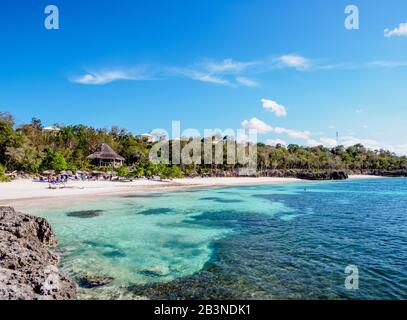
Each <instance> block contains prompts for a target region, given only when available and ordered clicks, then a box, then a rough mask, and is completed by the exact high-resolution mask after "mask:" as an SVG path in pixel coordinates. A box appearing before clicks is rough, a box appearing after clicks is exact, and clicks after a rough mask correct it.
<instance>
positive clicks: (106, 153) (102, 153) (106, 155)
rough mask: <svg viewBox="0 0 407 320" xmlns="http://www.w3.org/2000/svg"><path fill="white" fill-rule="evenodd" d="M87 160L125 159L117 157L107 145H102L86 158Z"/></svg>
mask: <svg viewBox="0 0 407 320" xmlns="http://www.w3.org/2000/svg"><path fill="white" fill-rule="evenodd" d="M88 158H89V159H106V160H121V161H124V160H125V159H124V158H123V157H122V156H119V155H118V154H117V153H116V152H115V151H114V150H113V149H112V148H111V147H110V146H109V145H108V144H106V143H102V144H101V145H100V147H99V148H97V149H96V151H95V152H94V153H92V154H91V155H90V156H88Z"/></svg>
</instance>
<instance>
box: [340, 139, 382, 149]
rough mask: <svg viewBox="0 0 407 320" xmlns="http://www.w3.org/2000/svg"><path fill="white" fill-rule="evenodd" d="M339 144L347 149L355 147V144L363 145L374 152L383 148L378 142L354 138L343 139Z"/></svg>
mask: <svg viewBox="0 0 407 320" xmlns="http://www.w3.org/2000/svg"><path fill="white" fill-rule="evenodd" d="M339 144H341V145H343V146H345V147H350V146H354V145H355V144H362V145H363V146H364V147H366V148H368V149H372V150H375V149H380V148H381V147H382V145H381V143H380V142H378V141H376V140H373V139H360V138H356V137H353V136H345V137H342V138H341V140H340V141H339Z"/></svg>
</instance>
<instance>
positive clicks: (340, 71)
mask: <svg viewBox="0 0 407 320" xmlns="http://www.w3.org/2000/svg"><path fill="white" fill-rule="evenodd" d="M49 4H54V5H57V6H58V8H59V15H60V17H59V19H60V29H59V30H46V29H45V27H44V19H45V17H46V15H45V14H44V8H45V7H46V6H47V5H49ZM349 4H353V5H356V6H357V7H358V8H359V15H360V17H359V19H360V29H359V30H347V29H346V28H345V27H344V21H345V18H346V14H345V13H344V10H345V7H346V6H347V5H349ZM406 22H407V2H406V1H405V0H387V1H382V0H380V1H379V0H375V1H372V0H364V1H349V0H348V1H341V0H336V1H323V0H308V1H298V0H288V1H287V0H285V1H283V0H281V1H272V0H267V1H266V0H253V1H247V0H246V1H241V0H233V1H232V0H222V1H212V0H206V1H191V0H189V1H188V0H182V1H181V0H172V1H154V0H148V1H134V0H132V1H130V0H128V1H127V0H122V1H110V0H105V1H90V0H84V1H67V0H65V1H62V0H60V1H56V0H55V1H52V2H51V1H39V0H13V1H11V0H2V1H1V3H0V39H1V50H0V71H1V72H0V110H1V111H9V112H11V113H13V114H14V115H15V117H16V119H17V121H18V122H19V123H22V122H27V121H29V120H30V119H31V118H32V117H38V118H40V119H42V120H43V123H44V124H45V125H51V124H53V123H60V124H76V123H83V124H87V125H92V126H95V127H110V126H111V125H119V126H122V127H125V128H127V129H129V130H130V131H132V132H134V133H143V132H148V131H151V130H152V129H154V128H167V129H170V127H171V121H173V120H180V121H181V127H182V129H186V128H196V129H198V130H200V131H203V129H205V128H221V129H227V128H232V129H238V128H241V127H245V128H257V129H259V131H260V133H261V134H260V135H259V140H261V141H265V142H269V143H275V142H277V141H284V142H285V143H287V144H288V143H298V144H302V145H315V144H325V145H327V146H331V145H333V144H334V143H335V134H336V132H337V131H339V134H340V139H341V141H340V142H341V143H343V144H346V145H349V144H351V143H357V142H362V143H364V144H365V145H367V146H369V147H372V148H379V147H385V148H389V149H391V150H392V151H395V152H398V153H404V154H407V141H406V138H405V137H406V136H407V126H406V125H405V122H406V119H407V90H406V83H407V25H403V23H406ZM385 29H388V30H387V31H386V32H385ZM386 35H387V36H386ZM282 110H283V111H282Z"/></svg>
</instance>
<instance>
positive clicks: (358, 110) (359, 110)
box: [355, 108, 364, 113]
mask: <svg viewBox="0 0 407 320" xmlns="http://www.w3.org/2000/svg"><path fill="white" fill-rule="evenodd" d="M363 111H364V110H363V109H361V108H359V109H356V110H355V113H362V112H363Z"/></svg>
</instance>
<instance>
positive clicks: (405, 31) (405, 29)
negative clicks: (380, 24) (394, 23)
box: [384, 22, 407, 38]
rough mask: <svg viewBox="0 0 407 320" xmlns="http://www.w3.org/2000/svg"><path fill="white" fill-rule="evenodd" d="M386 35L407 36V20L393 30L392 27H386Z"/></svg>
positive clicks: (388, 36)
mask: <svg viewBox="0 0 407 320" xmlns="http://www.w3.org/2000/svg"><path fill="white" fill-rule="evenodd" d="M384 36H385V37H387V38H390V37H402V36H404V37H406V36H407V22H405V23H400V24H399V26H398V27H397V28H394V29H393V30H390V29H384Z"/></svg>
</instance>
